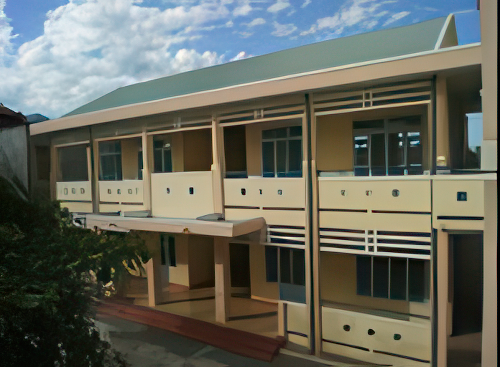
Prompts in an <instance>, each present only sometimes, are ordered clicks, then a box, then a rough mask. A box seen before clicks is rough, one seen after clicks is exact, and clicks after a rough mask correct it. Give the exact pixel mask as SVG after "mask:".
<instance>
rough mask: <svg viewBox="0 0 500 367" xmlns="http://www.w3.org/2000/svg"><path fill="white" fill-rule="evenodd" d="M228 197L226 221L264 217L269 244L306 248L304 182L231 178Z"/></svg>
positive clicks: (226, 199) (278, 179) (288, 179)
mask: <svg viewBox="0 0 500 367" xmlns="http://www.w3.org/2000/svg"><path fill="white" fill-rule="evenodd" d="M224 197H225V213H226V219H234V220H242V219H249V218H256V217H263V218H264V219H265V220H266V223H267V227H268V228H267V242H270V243H271V242H274V243H288V244H294V245H299V246H301V245H303V244H304V238H305V222H306V213H305V203H306V199H305V180H304V179H303V178H262V177H250V178H234V179H233V178H227V179H225V180H224Z"/></svg>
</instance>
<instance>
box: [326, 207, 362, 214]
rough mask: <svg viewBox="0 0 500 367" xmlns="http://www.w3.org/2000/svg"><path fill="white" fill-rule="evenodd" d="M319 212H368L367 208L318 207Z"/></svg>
mask: <svg viewBox="0 0 500 367" xmlns="http://www.w3.org/2000/svg"><path fill="white" fill-rule="evenodd" d="M319 211H320V212H346V213H368V210H367V209H330V208H319Z"/></svg>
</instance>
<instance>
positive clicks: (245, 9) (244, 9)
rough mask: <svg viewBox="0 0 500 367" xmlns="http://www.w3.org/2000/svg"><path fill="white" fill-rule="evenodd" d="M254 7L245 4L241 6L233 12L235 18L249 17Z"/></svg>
mask: <svg viewBox="0 0 500 367" xmlns="http://www.w3.org/2000/svg"><path fill="white" fill-rule="evenodd" d="M252 10H253V9H252V7H251V6H250V4H243V5H241V6H237V7H236V8H235V9H234V10H233V15H234V16H235V17H239V16H245V15H248V14H249V13H250V12H251V11H252Z"/></svg>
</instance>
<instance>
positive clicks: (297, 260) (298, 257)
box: [291, 249, 306, 285]
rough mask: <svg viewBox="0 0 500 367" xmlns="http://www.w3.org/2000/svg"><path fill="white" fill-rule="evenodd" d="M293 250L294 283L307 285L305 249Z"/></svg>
mask: <svg viewBox="0 0 500 367" xmlns="http://www.w3.org/2000/svg"><path fill="white" fill-rule="evenodd" d="M291 251H292V283H293V284H295V285H306V268H305V266H306V261H305V254H304V251H303V250H295V249H293V250H291Z"/></svg>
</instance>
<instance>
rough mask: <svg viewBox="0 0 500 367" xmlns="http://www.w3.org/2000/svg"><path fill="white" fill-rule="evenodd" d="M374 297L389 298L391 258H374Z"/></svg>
mask: <svg viewBox="0 0 500 367" xmlns="http://www.w3.org/2000/svg"><path fill="white" fill-rule="evenodd" d="M373 297H381V298H389V258H387V257H379V256H376V257H374V258H373Z"/></svg>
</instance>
